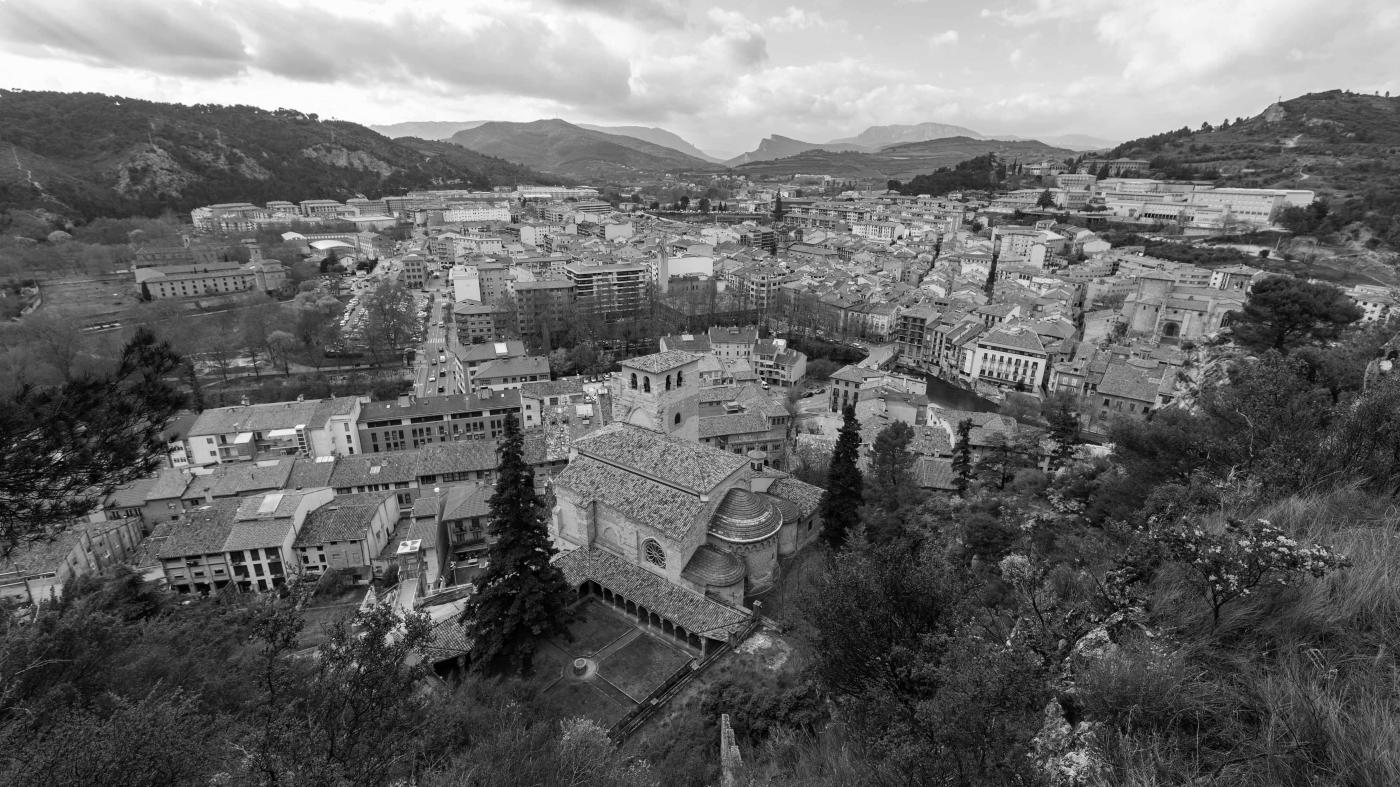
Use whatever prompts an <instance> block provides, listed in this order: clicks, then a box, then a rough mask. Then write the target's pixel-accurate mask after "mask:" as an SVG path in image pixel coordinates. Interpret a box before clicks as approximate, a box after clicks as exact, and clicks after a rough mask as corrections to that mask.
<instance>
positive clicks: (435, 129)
mask: <svg viewBox="0 0 1400 787" xmlns="http://www.w3.org/2000/svg"><path fill="white" fill-rule="evenodd" d="M489 122H490V121H489V120H413V121H408V122H406V123H390V124H388V125H386V126H370V127H369V129H370V130H371V131H373V132H375V133H377V134H383V135H384V136H386V137H388V138H390V139H398V138H399V137H417V138H419V139H433V140H438V139H447V138H448V137H450V136H452V135H453V134H456V133H457V132H458V131H464V130H466V129H469V128H476V127H477V126H479V125H481V124H482V123H489Z"/></svg>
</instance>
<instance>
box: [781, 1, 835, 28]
mask: <svg viewBox="0 0 1400 787" xmlns="http://www.w3.org/2000/svg"><path fill="white" fill-rule="evenodd" d="M830 26H831V23H830V22H828V21H826V19H825V18H824V17H822V14H821V12H820V11H804V10H803V9H801V8H798V7H797V6H791V5H790V6H788V7H787V10H786V11H784V12H783V13H781V14H779V15H778V16H773V17H769V19H768V23H767V27H768V29H770V30H774V31H776V32H779V33H790V32H794V31H799V30H810V29H814V28H816V29H820V28H826V27H830Z"/></svg>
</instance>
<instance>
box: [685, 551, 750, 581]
mask: <svg viewBox="0 0 1400 787" xmlns="http://www.w3.org/2000/svg"><path fill="white" fill-rule="evenodd" d="M746 573H748V569H747V568H746V567H745V566H744V561H742V560H740V559H739V558H737V557H735V556H734V555H733V554H732V553H730V552H725V551H723V550H721V549H717V548H715V547H713V546H711V545H709V544H701V545H700V548H699V549H696V550H695V554H693V555H691V556H690V562H688V563H686V564H685V569H684V570H683V571H681V576H682V577H683V578H685V579H688V580H690V581H691V582H695V583H698V584H701V585H709V586H713V587H724V586H726V585H733V584H735V583H736V582H741V581H743V579H744V575H745V574H746Z"/></svg>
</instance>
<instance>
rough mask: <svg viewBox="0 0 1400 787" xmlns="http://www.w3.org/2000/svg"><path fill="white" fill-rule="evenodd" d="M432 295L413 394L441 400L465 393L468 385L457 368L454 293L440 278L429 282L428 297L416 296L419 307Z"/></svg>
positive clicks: (420, 294)
mask: <svg viewBox="0 0 1400 787" xmlns="http://www.w3.org/2000/svg"><path fill="white" fill-rule="evenodd" d="M429 293H431V294H432V295H433V299H432V306H431V307H430V308H429V310H428V327H427V330H426V331H425V332H424V334H423V343H422V344H421V345H420V346H419V348H418V356H417V358H416V359H415V360H414V367H413V393H414V395H416V396H420V397H421V396H440V395H443V394H454V393H465V392H466V388H467V381H466V378H465V376H464V375H463V373H462V372H461V371H460V370H459V369H458V368H457V360H456V356H454V355H453V354H452V352H451V347H452V345H453V342H454V340H453V331H455V330H456V328H455V326H454V325H453V323H452V290H451V288H449V287H448V286H447V284H446V282H444V281H443V279H442V278H441V277H440V276H439V277H435V278H431V279H429V280H428V293H414V295H415V296H416V297H420V301H419V302H420V303H421V302H423V301H426V300H427V299H428V294H429Z"/></svg>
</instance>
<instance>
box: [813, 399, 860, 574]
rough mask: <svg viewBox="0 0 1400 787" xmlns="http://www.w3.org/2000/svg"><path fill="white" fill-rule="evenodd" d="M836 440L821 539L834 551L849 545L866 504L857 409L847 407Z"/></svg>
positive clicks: (824, 494)
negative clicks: (857, 461) (860, 461)
mask: <svg viewBox="0 0 1400 787" xmlns="http://www.w3.org/2000/svg"><path fill="white" fill-rule="evenodd" d="M841 417H842V418H843V419H844V420H843V422H842V424H841V431H840V432H838V433H837V436H836V451H835V452H834V453H833V454H832V455H831V468H830V470H828V471H827V476H826V492H825V493H823V494H822V503H821V510H822V538H824V539H825V540H826V542H827V543H828V544H830V545H831V546H832V547H833V548H835V547H840V546H841V545H842V544H844V543H845V542H846V534H847V533H849V532H850V531H851V529H852V528H855V527H856V526H858V525H859V524H860V507H861V505H862V504H863V503H864V502H865V500H864V495H863V480H862V479H861V475H860V468H859V467H857V466H856V460H857V459H859V457H860V422H859V421H857V420H856V408H855V407H853V406H851V405H847V406H846V407H845V409H843V410H842V411H841Z"/></svg>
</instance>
